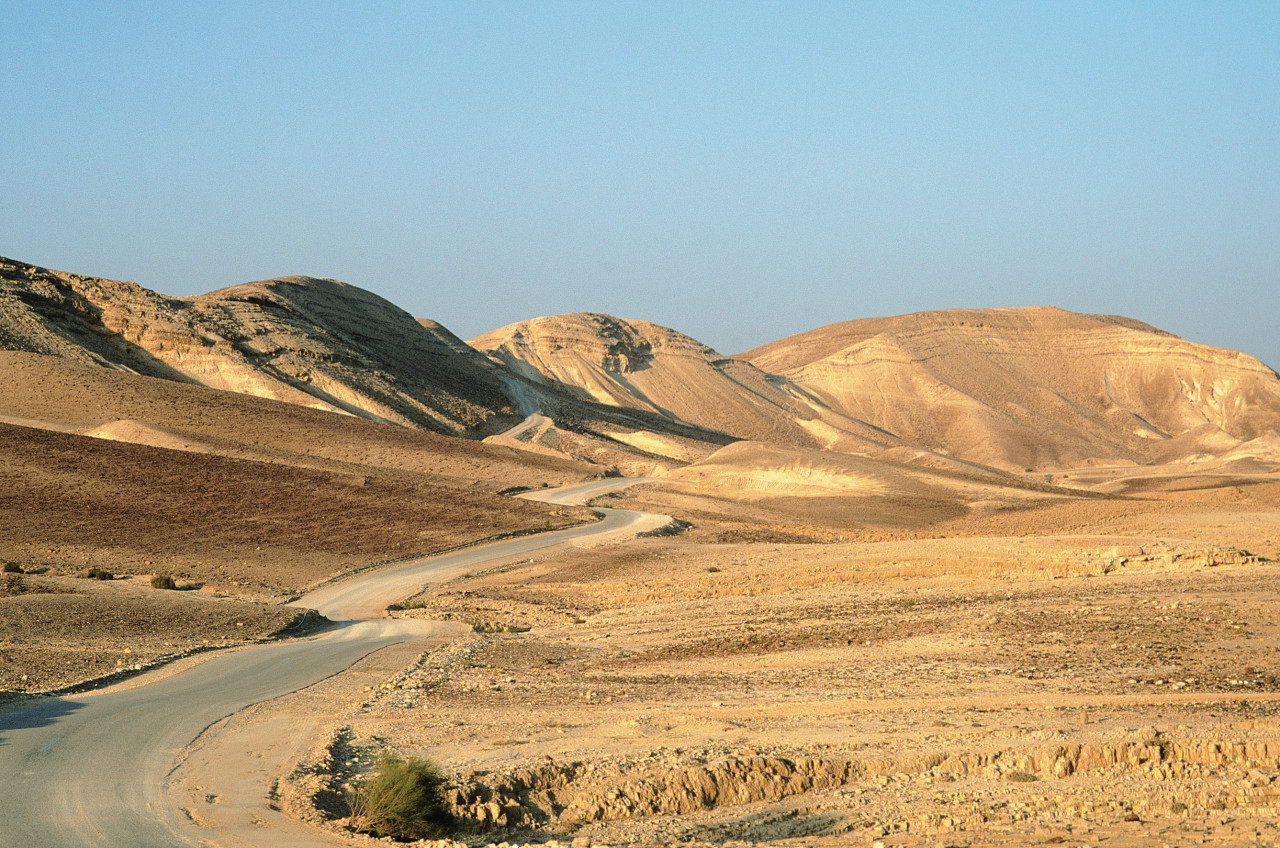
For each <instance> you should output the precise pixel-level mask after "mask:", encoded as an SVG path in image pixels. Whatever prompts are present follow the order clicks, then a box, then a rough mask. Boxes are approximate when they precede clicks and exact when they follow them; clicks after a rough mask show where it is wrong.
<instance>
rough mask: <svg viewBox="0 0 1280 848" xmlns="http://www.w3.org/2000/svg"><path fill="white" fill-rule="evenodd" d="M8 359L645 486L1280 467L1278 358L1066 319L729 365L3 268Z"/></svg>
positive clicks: (523, 325) (1, 332) (867, 332)
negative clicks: (746, 454)
mask: <svg viewBox="0 0 1280 848" xmlns="http://www.w3.org/2000/svg"><path fill="white" fill-rule="evenodd" d="M0 348H2V349H8V350H12V351H23V352H29V353H36V354H44V355H51V356H57V357H60V358H62V359H64V360H67V361H71V362H80V363H82V364H85V365H95V366H107V367H109V368H111V369H115V370H123V371H127V372H133V373H136V374H139V375H143V376H147V377H155V378H162V379H165V380H168V381H171V382H178V383H187V384H194V385H199V386H204V387H207V388H214V389H223V390H229V391H234V392H239V393H244V394H249V395H255V396H258V397H262V398H268V399H273V400H280V401H285V402H287V403H290V404H294V405H298V406H305V407H313V408H316V409H319V410H325V411H329V412H343V413H347V414H350V415H354V416H357V417H361V418H366V419H370V420H373V421H380V422H387V423H392V424H396V425H400V426H401V427H407V428H412V429H418V430H430V431H435V432H440V433H445V434H451V435H461V436H467V437H471V438H485V437H488V438H489V439H490V440H491V442H492V443H495V444H497V445H505V446H507V447H512V448H518V449H520V450H521V451H522V452H524V453H526V454H537V455H541V456H544V457H547V458H549V459H560V460H564V461H567V462H571V463H572V462H575V461H581V460H585V461H588V462H591V463H593V464H596V465H599V466H604V467H606V468H607V467H611V466H617V467H618V468H619V469H621V470H622V471H623V472H624V473H628V474H638V475H643V474H653V473H665V472H667V471H670V470H672V469H674V468H677V467H679V466H681V465H684V464H687V463H690V462H697V461H700V460H702V459H705V458H706V457H708V456H709V455H711V454H712V453H713V452H715V451H716V450H718V449H720V448H722V447H724V446H725V445H726V444H729V443H731V442H733V441H735V440H745V441H753V442H760V443H767V444H773V445H777V446H780V447H786V448H794V449H799V450H828V451H836V452H840V453H846V454H853V455H860V456H866V457H876V458H881V459H885V460H888V461H892V462H898V463H906V464H915V465H923V466H926V467H930V468H941V467H946V466H947V465H948V464H955V467H956V469H957V470H961V471H963V466H964V465H965V464H974V463H976V464H981V465H984V466H989V467H993V468H1001V469H1005V470H1014V471H1024V470H1033V471H1038V472H1039V471H1049V470H1053V469H1058V468H1066V467H1079V466H1083V465H1114V464H1125V465H1135V464H1138V465H1143V464H1148V463H1167V462H1187V461H1205V460H1213V459H1216V458H1218V457H1223V456H1226V455H1228V454H1230V455H1231V457H1232V459H1233V460H1236V461H1242V462H1248V461H1254V460H1256V461H1259V462H1264V463H1268V464H1274V463H1273V461H1274V454H1275V453H1276V447H1275V445H1276V440H1277V439H1280V435H1277V434H1278V433H1280V378H1277V375H1276V374H1275V372H1274V371H1272V370H1271V369H1270V368H1268V367H1266V366H1265V365H1263V364H1262V363H1260V362H1258V361H1257V360H1255V359H1252V358H1251V357H1248V356H1245V355H1243V354H1238V353H1235V352H1232V351H1227V350H1222V349H1219V348H1212V347H1208V346H1205V345H1197V344H1193V343H1191V342H1187V341H1185V340H1183V339H1180V338H1177V337H1176V336H1173V335H1170V334H1168V333H1165V332H1162V331H1160V330H1157V329H1155V328H1153V327H1151V326H1148V325H1146V324H1143V323H1141V322H1138V321H1134V320H1131V319H1127V318H1121V317H1116V316H1099V315H1080V314H1075V313H1070V312H1065V311H1063V310H1060V309H1050V308H1028V309H985V310H951V311H942V312H926V313H918V314H914V315H903V316H898V317H894V318H881V319H871V320H862V321H851V322H845V323H841V324H832V325H829V326H826V327H822V328H819V329H817V330H813V331H811V332H808V333H802V334H800V335H797V336H792V337H790V338H787V339H782V340H780V341H777V342H773V343H770V344H768V345H764V346H762V347H760V348H756V349H755V350H752V351H748V352H746V353H744V354H741V355H739V356H737V357H733V358H730V357H725V356H722V355H720V354H719V353H717V352H716V351H715V350H713V349H711V348H710V347H708V346H706V345H704V344H702V343H700V342H698V341H696V340H695V339H692V338H690V337H688V336H686V335H683V334H682V333H679V332H677V331H675V330H672V329H669V328H666V327H661V326H659V325H656V324H651V323H649V322H645V321H628V320H623V319H619V318H614V317H612V316H609V315H602V314H595V313H582V314H571V315H559V316H552V317H544V318H536V319H533V320H529V321H524V322H520V323H517V324H512V325H509V326H507V327H503V328H500V329H497V330H494V331H492V332H489V333H486V334H484V335H482V336H479V337H477V338H475V339H472V340H471V342H470V343H464V342H463V341H462V340H461V339H459V338H457V337H456V336H455V335H453V334H452V333H450V332H449V331H448V330H447V329H445V328H444V327H442V326H441V325H439V324H437V323H436V322H434V321H430V320H426V319H422V320H415V319H413V318H412V317H411V316H409V315H408V313H406V312H404V311H403V310H401V309H399V308H398V307H396V306H394V305H393V304H391V303H389V302H388V301H386V300H384V299H383V298H381V297H378V296H377V295H374V294H372V293H370V292H367V291H364V290H362V289H359V288H357V287H354V286H350V285H347V284H344V283H341V282H338V281H335V280H325V279H317V278H312V277H283V278H278V279H273V280H265V281H261V282H255V283H247V284H244V285H239V286H233V287H231V288H227V289H222V290H220V291H215V292H212V293H209V294H205V295H200V296H196V297H190V298H174V297H167V296H164V295H159V294H156V293H155V292H151V291H148V290H146V289H143V288H141V287H139V286H137V285H134V284H132V283H125V282H118V281H112V280H104V279H99V278H94V277H85V276H81V275H75V274H67V273H63V272H58V271H51V270H48V269H44V268H38V267H36V266H32V265H25V264H23V263H19V262H13V261H10V260H0ZM8 414H9V415H10V416H16V417H24V416H23V415H22V414H21V411H20V410H19V411H14V410H11V411H10V412H9V413H8ZM25 417H31V416H25ZM36 417H38V416H36ZM522 419H525V420H524V424H521V423H520V422H521V420H522ZM119 420H126V418H125V417H123V416H122V417H121V418H120V419H119ZM127 420H132V419H127ZM97 423H98V425H106V426H108V430H106V431H103V432H102V433H100V434H99V435H103V436H113V435H114V436H119V435H120V434H121V433H124V434H125V436H126V437H127V438H130V439H134V440H144V439H149V440H151V441H152V442H162V441H164V440H165V439H171V438H176V439H178V442H181V438H180V437H178V436H174V435H173V434H172V433H168V432H167V431H165V432H160V431H156V430H154V427H155V426H158V424H159V423H158V422H155V421H150V422H144V423H147V424H148V425H149V426H152V428H153V429H152V430H151V431H148V433H149V435H145V434H143V430H141V429H138V427H132V428H130V427H127V426H125V425H121V424H115V423H113V422H111V421H101V422H97ZM165 426H167V425H165ZM125 431H128V432H127V433H125ZM130 434H132V435H130ZM166 444H167V442H166Z"/></svg>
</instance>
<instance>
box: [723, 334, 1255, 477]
mask: <svg viewBox="0 0 1280 848" xmlns="http://www.w3.org/2000/svg"><path fill="white" fill-rule="evenodd" d="M739 358H740V359H742V360H743V361H746V362H750V363H751V364H753V365H755V366H757V367H758V368H760V369H761V370H763V371H766V372H770V373H773V374H777V375H780V376H784V377H786V378H788V379H789V380H791V381H793V382H794V383H795V384H796V385H798V386H800V387H802V388H803V389H804V390H805V391H806V392H809V393H811V394H812V395H813V396H814V397H815V398H816V399H818V400H819V401H820V402H821V403H822V404H824V405H826V406H829V407H830V408H831V409H833V410H837V411H839V412H840V413H842V414H844V415H846V416H849V417H852V418H858V419H861V420H863V421H866V422H867V423H869V424H871V425H874V426H875V427H879V428H882V429H884V430H886V431H888V432H891V433H893V434H895V435H897V436H899V437H901V438H903V439H905V440H907V441H910V442H913V443H915V444H917V445H920V446H921V447H923V448H926V449H929V450H934V451H940V452H945V453H948V454H950V455H953V456H956V457H961V458H964V459H968V460H971V461H974V462H981V463H985V464H989V465H994V466H1000V467H1006V468H1035V469H1041V468H1051V467H1056V466H1066V465H1073V464H1080V463H1087V462H1095V463H1115V462H1137V463H1145V462H1151V461H1172V460H1181V459H1194V458H1201V457H1206V456H1218V455H1221V454H1223V453H1225V452H1227V451H1230V450H1232V449H1236V448H1238V447H1239V446H1241V445H1242V443H1245V442H1249V441H1251V440H1260V442H1259V443H1260V444H1262V445H1265V444H1267V443H1270V442H1271V441H1272V440H1273V439H1274V438H1275V436H1274V434H1275V433H1276V431H1277V430H1280V379H1277V375H1276V373H1275V372H1274V371H1272V370H1271V369H1270V368H1268V367H1266V366H1265V365H1263V364H1262V363H1261V362H1259V361H1257V360H1256V359H1253V358H1252V357H1249V356H1246V355H1244V354H1241V353H1236V352H1234V351H1229V350H1223V349H1220V348H1213V347H1207V346H1205V345H1198V344H1193V343H1191V342H1188V341H1185V340H1183V339H1180V338H1178V337H1176V336H1173V335H1170V334H1169V333H1165V332H1162V331H1160V330H1157V329H1155V328H1154V327H1150V326H1148V325H1146V324H1143V323H1141V322H1138V321H1134V320H1131V319H1128V318H1120V317H1115V316H1107V315H1081V314H1076V313H1071V312H1066V311H1063V310H1060V309H1051V308H1029V309H984V310H951V311H942V312H923V313H917V314H912V315H902V316H898V317H895V318H880V319H870V320H864V321H849V322H845V323H841V324H831V325H829V326H826V327H821V328H819V329H817V330H813V331H811V332H808V333H802V334H800V335H797V336H792V337H790V338H786V339H782V340H780V341H776V342H773V343H771V344H767V345H764V346H762V347H759V348H756V349H754V350H751V351H747V352H746V353H744V354H741V355H740V357H739Z"/></svg>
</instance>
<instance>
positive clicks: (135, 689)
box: [0, 479, 669, 848]
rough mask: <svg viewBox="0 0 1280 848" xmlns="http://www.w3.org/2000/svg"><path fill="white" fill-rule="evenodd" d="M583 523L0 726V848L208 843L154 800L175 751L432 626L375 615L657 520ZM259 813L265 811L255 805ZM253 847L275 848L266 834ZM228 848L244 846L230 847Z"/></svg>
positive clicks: (309, 604) (451, 558) (428, 567)
mask: <svg viewBox="0 0 1280 848" xmlns="http://www.w3.org/2000/svg"><path fill="white" fill-rule="evenodd" d="M636 482H639V481H637V480H634V479H631V480H620V479H607V480H601V481H596V482H593V483H586V484H582V485H579V486H570V487H565V488H561V489H549V490H545V491H539V492H537V493H529V494H528V495H526V496H527V497H529V498H531V499H534V500H539V501H543V502H546V503H555V504H562V505H569V504H577V503H583V502H585V501H586V500H588V499H589V498H591V497H595V496H597V495H601V494H604V493H606V492H610V491H616V490H618V489H621V488H624V487H625V486H628V485H632V484H634V483H636ZM601 512H602V513H604V518H603V519H602V520H601V521H599V522H597V523H594V524H589V525H584V526H580V527H574V528H570V529H567V530H559V531H553V532H546V533H538V534H534V535H530V536H523V537H519V538H514V539H509V540H506V541H502V542H496V543H493V544H489V545H484V546H481V547H475V548H468V549H465V550H460V551H455V552H453V553H448V554H444V555H441V556H435V557H429V558H424V559H419V560H414V561H412V562H408V563H404V564H401V565H395V566H391V567H387V568H382V569H377V570H374V571H369V572H365V573H362V574H360V575H357V576H355V577H352V578H349V579H347V580H343V581H340V582H336V583H332V584H328V585H325V586H323V587H321V588H319V589H317V590H316V591H314V592H312V593H310V594H308V595H306V596H304V597H302V598H300V599H299V600H297V601H295V602H294V604H295V605H296V606H299V607H304V608H311V609H316V610H318V611H319V612H321V613H322V614H324V615H325V616H327V617H329V618H330V619H332V620H334V621H335V622H336V624H335V626H334V627H332V628H329V629H327V630H326V631H325V632H323V633H321V634H319V635H316V636H312V637H308V638H301V639H295V640H284V641H280V642H272V643H268V644H264V645H257V646H250V647H246V648H241V649H237V650H231V651H227V652H225V653H218V654H217V655H215V656H213V658H211V659H209V660H207V661H205V662H201V663H199V664H197V665H194V666H193V667H191V668H187V669H185V670H183V671H181V672H178V673H173V674H167V675H166V674H157V675H156V677H157V679H156V680H155V681H154V682H151V683H147V682H146V677H145V676H144V677H142V678H139V679H136V680H135V681H133V683H134V684H137V683H138V682H141V683H143V685H131V686H128V687H123V686H114V687H111V688H108V689H106V690H103V691H100V692H96V693H90V694H83V695H77V696H70V697H49V698H39V699H36V700H34V701H32V702H31V703H30V704H29V705H27V706H25V707H22V708H18V709H15V710H11V711H6V712H3V713H0V846H3V848H82V847H83V848H88V847H89V846H111V848H124V847H125V846H127V847H128V848H175V846H188V845H209V844H219V843H218V840H217V836H216V835H215V834H209V835H208V836H210V837H213V838H212V840H210V839H208V838H205V837H204V836H202V835H201V834H200V833H199V832H198V830H197V829H196V828H195V826H194V825H193V823H192V822H191V821H190V820H189V819H188V818H187V817H186V816H185V815H184V814H183V813H182V812H180V811H179V810H178V808H177V806H176V805H175V804H173V803H172V802H171V800H170V799H169V798H168V797H167V795H166V792H165V786H166V782H167V778H168V777H169V775H170V774H171V772H172V771H173V770H174V767H175V765H176V764H177V762H178V759H179V757H180V756H181V754H182V752H183V751H184V750H185V749H186V748H187V746H188V745H190V744H191V743H192V742H193V741H194V740H196V738H197V737H199V736H201V734H202V733H204V731H206V730H207V729H208V728H210V727H211V726H212V725H214V724H215V723H217V722H219V721H221V720H222V719H224V718H226V717H228V716H231V715H233V714H235V713H237V712H240V711H241V710H244V709H245V708H246V707H249V706H251V705H253V704H258V703H261V702H264V701H268V700H271V699H274V698H278V697H280V696H282V695H287V694H290V693H293V692H296V691H298V690H300V689H304V688H306V687H308V686H311V685H312V684H314V683H316V682H318V681H321V680H324V679H325V678H327V677H331V676H332V675H334V674H337V673H338V672H341V671H342V670H344V669H346V668H348V667H349V666H351V665H352V664H353V663H355V662H356V661H358V660H360V659H361V658H362V657H365V656H367V655H368V654H370V653H372V652H373V651H376V650H378V649H380V648H383V647H386V646H388V645H392V644H395V643H399V642H406V641H411V640H420V639H426V638H430V637H431V636H432V635H433V634H434V633H435V632H436V630H437V628H438V625H437V624H435V623H433V622H429V621H422V620H396V619H389V618H386V617H385V615H386V613H385V609H386V607H387V605H388V604H391V603H394V602H396V601H398V600H402V599H404V598H406V597H408V596H410V595H413V594H415V593H417V592H418V591H419V590H420V589H421V588H423V587H424V586H426V585H428V584H432V583H439V582H443V581H445V580H449V579H452V578H455V577H458V576H461V575H462V574H464V573H466V572H468V571H478V570H482V569H485V568H488V567H492V566H493V565H496V564H499V563H502V562H506V561H510V560H512V559H517V558H520V557H522V556H525V555H527V554H531V553H534V552H536V551H543V550H546V549H548V548H552V547H556V546H559V545H565V544H571V543H575V542H584V541H587V540H591V541H592V542H596V541H605V540H609V539H611V538H629V537H632V536H634V535H635V534H636V533H637V532H641V531H643V530H646V529H653V528H655V527H658V526H661V525H662V524H664V523H665V522H666V521H668V520H669V519H667V518H666V516H655V515H650V514H647V513H641V512H633V511H630V510H601ZM264 802H265V799H264ZM261 838H262V840H263V842H262V843H261V844H262V845H263V846H264V848H267V846H270V848H276V846H277V845H278V844H279V843H278V842H276V841H274V839H273V837H272V835H271V834H270V833H269V832H264V833H263V834H262V837H261ZM236 844H247V843H242V842H241V841H237V842H236Z"/></svg>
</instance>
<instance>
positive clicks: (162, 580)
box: [151, 574, 178, 589]
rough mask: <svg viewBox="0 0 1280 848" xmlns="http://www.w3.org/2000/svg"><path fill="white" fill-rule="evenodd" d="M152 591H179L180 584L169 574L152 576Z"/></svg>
mask: <svg viewBox="0 0 1280 848" xmlns="http://www.w3.org/2000/svg"><path fill="white" fill-rule="evenodd" d="M151 588H152V589H177V588H178V584H177V583H175V582H174V581H173V577H172V576H171V575H168V574H153V575H151Z"/></svg>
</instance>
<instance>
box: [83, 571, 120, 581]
mask: <svg viewBox="0 0 1280 848" xmlns="http://www.w3.org/2000/svg"><path fill="white" fill-rule="evenodd" d="M85 577H87V578H89V579H90V580H115V579H116V576H115V575H114V574H112V573H111V572H110V571H107V570H106V569H105V568H91V569H89V573H88V574H86V575H85Z"/></svg>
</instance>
